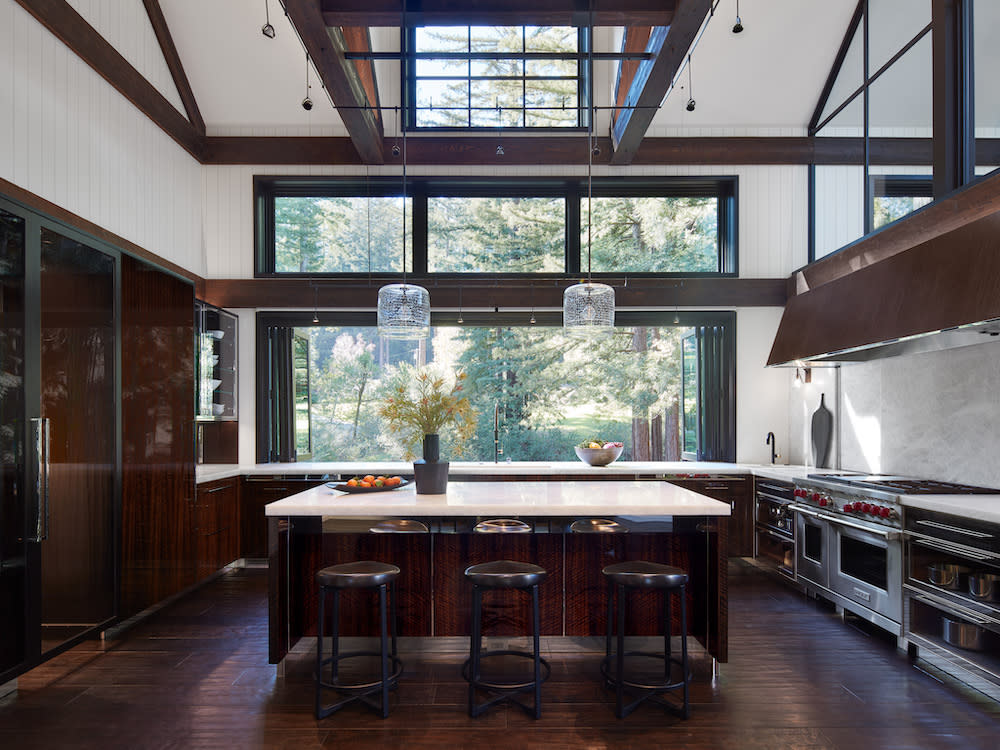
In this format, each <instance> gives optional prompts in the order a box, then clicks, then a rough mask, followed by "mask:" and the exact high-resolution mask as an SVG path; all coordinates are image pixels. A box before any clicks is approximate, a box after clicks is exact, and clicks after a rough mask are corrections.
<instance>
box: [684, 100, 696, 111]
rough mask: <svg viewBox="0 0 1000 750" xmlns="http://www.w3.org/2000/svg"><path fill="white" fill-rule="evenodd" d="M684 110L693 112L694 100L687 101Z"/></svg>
mask: <svg viewBox="0 0 1000 750" xmlns="http://www.w3.org/2000/svg"><path fill="white" fill-rule="evenodd" d="M685 109H686V110H687V111H688V112H694V99H688V103H687V106H686V107H685Z"/></svg>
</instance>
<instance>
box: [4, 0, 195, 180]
mask: <svg viewBox="0 0 1000 750" xmlns="http://www.w3.org/2000/svg"><path fill="white" fill-rule="evenodd" d="M17 3H18V4H19V5H20V6H21V7H22V8H24V9H25V10H26V11H28V13H30V14H31V15H32V16H34V18H35V19H36V20H37V21H38V22H39V23H41V24H42V25H43V26H44V27H45V28H46V29H48V30H49V31H50V32H52V34H53V35H54V36H55V37H56V38H57V39H59V40H60V41H61V42H62V43H63V44H65V45H66V46H67V47H69V49H70V50H72V51H73V53H74V54H76V55H77V57H79V58H80V59H81V60H83V61H84V62H85V63H87V64H88V65H89V66H90V67H91V68H93V69H94V71H95V72H97V74H98V75H100V76H101V77H102V78H103V79H104V80H106V81H107V82H108V83H109V84H111V85H112V86H113V87H114V88H115V89H117V90H118V92H119V93H121V95H122V96H124V97H125V98H126V99H128V100H129V101H130V102H132V104H134V105H135V106H136V107H137V108H138V109H139V110H140V111H141V112H143V113H144V114H145V115H146V116H147V117H149V119H151V120H152V121H153V122H155V123H156V124H157V125H159V127H160V128H161V129H162V130H163V131H164V132H165V133H166V134H167V135H169V136H170V137H171V138H173V139H174V140H175V141H176V142H177V143H178V144H179V145H180V146H181V147H182V148H183V149H184V150H185V151H187V152H188V153H189V154H191V155H192V156H193V157H195V158H196V159H199V160H200V159H201V146H202V136H201V133H199V132H198V129H197V128H196V127H195V125H194V124H192V123H191V122H189V121H188V119H187V117H185V116H184V115H183V114H181V113H180V112H178V111H177V109H176V108H175V107H174V105H173V104H171V103H170V102H169V101H168V100H167V99H166V97H164V96H163V94H161V93H160V92H159V91H157V90H156V87H154V86H153V85H152V84H151V83H150V82H149V81H147V80H146V79H145V78H143V76H142V74H141V73H139V71H138V70H136V69H135V68H134V67H132V65H131V64H130V63H129V62H128V60H126V59H125V58H124V57H122V55H121V54H120V53H119V52H118V50H116V49H115V48H114V47H112V46H111V45H110V44H109V43H108V42H107V40H106V39H104V37H102V36H101V35H100V34H99V33H97V30H96V29H94V27H93V26H91V25H90V24H89V23H87V21H86V20H85V19H84V18H83V16H81V15H80V14H79V13H77V12H76V10H75V9H74V8H73V6H71V5H70V4H69V3H68V2H66V0H17Z"/></svg>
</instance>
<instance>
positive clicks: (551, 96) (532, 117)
mask: <svg viewBox="0 0 1000 750" xmlns="http://www.w3.org/2000/svg"><path fill="white" fill-rule="evenodd" d="M586 34H587V31H586V30H585V29H579V28H575V27H572V26H422V27H416V28H412V29H410V30H409V33H408V34H407V36H406V44H407V47H408V48H407V50H406V53H405V55H404V60H405V61H406V65H405V66H404V71H405V75H406V81H405V86H404V89H405V90H406V94H407V104H408V115H407V123H406V125H407V127H410V128H416V129H421V128H436V129H440V128H462V129H468V128H480V129H488V128H581V127H586V125H587V114H586V112H587V101H588V98H587V86H586V78H587V76H586V67H587V66H586V64H585V60H586V58H585V56H583V55H581V50H585V48H586V41H585V40H586Z"/></svg>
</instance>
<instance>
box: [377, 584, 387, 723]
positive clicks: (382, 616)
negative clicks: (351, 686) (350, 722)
mask: <svg viewBox="0 0 1000 750" xmlns="http://www.w3.org/2000/svg"><path fill="white" fill-rule="evenodd" d="M386 589H387V586H386V585H385V584H382V585H381V586H379V587H378V613H379V620H380V624H381V634H380V638H379V640H380V641H381V644H380V645H381V649H380V650H379V653H380V654H381V658H380V659H379V661H380V662H381V663H382V718H383V719H386V718H388V717H389V621H388V616H387V615H386V602H385V597H386Z"/></svg>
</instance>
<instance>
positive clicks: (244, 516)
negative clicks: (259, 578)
mask: <svg viewBox="0 0 1000 750" xmlns="http://www.w3.org/2000/svg"><path fill="white" fill-rule="evenodd" d="M319 484H323V482H322V481H319V480H315V479H306V478H303V477H289V478H275V477H245V478H244V479H243V484H242V486H241V487H240V557H245V558H266V557H267V518H266V517H265V516H264V506H265V505H267V504H268V503H273V502H274V501H275V500H281V499H282V498H285V497H288V496H289V495H294V494H296V493H298V492H302V491H303V490H307V489H309V488H310V487H315V486H316V485H319Z"/></svg>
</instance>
